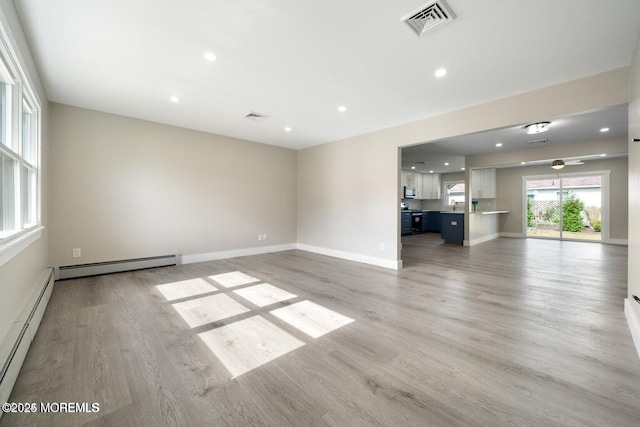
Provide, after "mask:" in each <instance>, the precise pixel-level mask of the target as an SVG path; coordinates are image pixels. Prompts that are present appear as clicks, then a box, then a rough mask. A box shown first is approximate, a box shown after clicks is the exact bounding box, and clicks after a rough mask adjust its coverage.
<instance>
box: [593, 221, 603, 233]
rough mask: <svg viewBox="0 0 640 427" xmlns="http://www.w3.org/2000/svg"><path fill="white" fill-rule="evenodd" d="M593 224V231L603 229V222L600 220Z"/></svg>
mask: <svg viewBox="0 0 640 427" xmlns="http://www.w3.org/2000/svg"><path fill="white" fill-rule="evenodd" d="M592 226H593V231H597V232H600V231H601V230H602V224H601V223H600V221H596V222H594V223H593V224H592Z"/></svg>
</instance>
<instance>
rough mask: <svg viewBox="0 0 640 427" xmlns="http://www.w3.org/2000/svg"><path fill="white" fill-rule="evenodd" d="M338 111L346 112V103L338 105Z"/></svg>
mask: <svg viewBox="0 0 640 427" xmlns="http://www.w3.org/2000/svg"><path fill="white" fill-rule="evenodd" d="M338 111H340V112H341V113H344V112H345V111H347V107H345V106H344V105H341V106H339V107H338Z"/></svg>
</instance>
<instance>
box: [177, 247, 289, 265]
mask: <svg viewBox="0 0 640 427" xmlns="http://www.w3.org/2000/svg"><path fill="white" fill-rule="evenodd" d="M292 249H296V244H295V243H288V244H285V245H274V246H260V247H256V248H246V249H234V250H231V251H219V252H209V253H204V254H191V255H180V264H194V263H196V262H206V261H217V260H220V259H228V258H237V257H241V256H249V255H262V254H269V253H273V252H282V251H290V250H292Z"/></svg>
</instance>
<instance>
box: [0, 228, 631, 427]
mask: <svg viewBox="0 0 640 427" xmlns="http://www.w3.org/2000/svg"><path fill="white" fill-rule="evenodd" d="M433 237H434V236H433V235H418V236H408V237H406V238H403V245H404V250H403V259H404V261H405V268H404V269H403V270H401V271H399V272H396V271H392V270H386V269H382V268H377V267H372V266H367V265H362V264H357V263H353V262H348V261H342V260H338V259H333V258H330V257H325V256H320V255H314V254H310V253H306V252H302V251H287V252H281V253H277V254H268V255H260V256H251V257H244V258H236V259H231V260H224V261H215V262H207V263H201V264H192V265H185V266H177V267H168V268H158V269H152V270H145V271H137V272H130V273H121V274H113V275H107V276H100V277H92V278H84V279H76V280H67V281H61V282H57V283H56V284H55V288H54V291H53V294H52V297H51V301H50V303H49V307H48V309H47V312H46V314H45V316H44V319H43V321H42V324H41V326H40V330H39V331H38V333H37V335H36V337H35V340H34V342H33V344H32V347H31V350H30V351H29V354H28V356H27V359H26V361H25V363H24V366H23V368H22V371H21V373H20V376H19V378H18V381H17V383H16V385H15V388H14V391H13V394H12V396H11V401H14V402H98V403H100V405H101V411H100V412H98V413H92V414H30V415H26V414H22V415H17V414H5V415H4V416H3V417H2V419H0V425H2V426H3V427H4V426H13V425H29V426H32V425H59V426H72V425H83V424H85V423H86V425H90V426H93V425H96V426H97V425H105V426H107V425H108V426H126V425H132V426H134V425H149V426H160V425H178V426H199V425H216V426H218V425H220V426H227V425H228V426H245V425H272V426H313V425H331V426H376V425H381V426H413V425H420V426H450V425H463V426H505V425H516V426H556V425H557V426H567V425H590V426H638V425H640V359H639V358H638V354H637V353H636V350H635V348H634V347H633V343H632V339H631V335H630V332H629V330H628V327H627V324H626V321H625V318H624V314H623V299H624V298H625V297H626V274H627V273H626V272H627V249H626V247H621V246H609V245H601V244H594V243H583V242H559V241H546V240H532V239H529V240H524V239H497V240H493V241H490V242H487V243H484V244H481V245H477V246H474V247H471V248H465V247H462V246H452V245H442V244H441V243H440V241H439V240H437V239H434V238H433ZM233 272H240V273H243V274H240V273H233ZM225 273H231V275H229V274H226V275H224V276H218V275H221V274H225ZM216 277H217V278H218V279H219V281H216V280H215V278H216ZM244 278H249V279H247V280H245V279H244ZM198 279H202V280H198ZM223 279H224V280H223ZM251 279H255V280H253V281H251ZM182 281H187V282H185V283H184V284H183V286H176V285H171V284H172V283H176V282H182ZM265 283H268V284H269V285H271V286H261V287H258V288H252V286H255V285H257V284H265ZM166 285H168V286H166ZM242 289H249V290H245V291H240V290H242ZM216 295H217V296H219V297H218V299H220V298H222V296H224V299H225V304H221V305H222V306H224V307H218V306H217V305H216V304H215V301H217V300H216V299H213V298H208V299H204V300H203V301H205V302H206V303H203V304H200V305H199V306H196V305H197V304H196V305H194V306H190V305H189V304H187V306H189V307H191V308H189V310H190V311H189V314H188V315H186V319H185V318H184V317H183V316H182V315H181V314H180V311H179V309H178V307H184V306H185V304H184V303H185V302H189V301H195V300H198V299H200V298H203V297H204V298H206V297H212V296H216ZM243 296H244V297H246V298H244V297H243ZM249 299H253V301H254V302H255V304H254V303H252V302H251V301H249ZM310 303H313V304H310ZM178 304H182V305H178ZM238 305H240V306H242V307H245V308H246V309H247V310H242V309H238ZM202 307H204V308H202ZM207 307H208V308H207ZM283 307H294V308H293V309H289V310H288V311H290V313H288V314H287V316H289V318H288V320H289V321H285V320H283V317H282V316H280V317H279V316H277V315H274V314H273V313H271V312H272V311H274V310H277V309H282V308H283ZM295 307H297V309H296V308H295ZM198 310H205V311H204V312H202V311H198ZM206 310H213V312H206ZM216 310H218V311H216ZM281 313H282V312H280V314H281ZM281 317H282V318H281ZM201 318H205V319H209V320H208V322H209V323H206V324H200V322H198V321H197V320H198V319H201ZM220 319H221V320H220ZM291 319H294V320H291ZM188 321H192V322H193V325H197V326H194V327H191V326H190V324H189V323H188ZM295 322H302V323H301V325H299V326H296V323H295ZM305 322H306V323H305ZM305 328H310V329H309V330H307V331H306V332H305ZM313 328H315V329H313ZM309 331H312V332H309ZM313 331H320V333H321V335H318V336H317V337H314V334H315V333H314V332H313ZM210 346H214V347H213V349H214V350H216V351H217V352H222V353H219V354H220V357H217V356H216V353H215V352H214V351H212V347H210ZM225 348H226V350H225ZM225 351H228V352H226V353H225ZM234 352H236V353H234ZM265 360H266V362H265ZM225 362H226V363H227V364H228V365H225ZM236 365H237V366H236ZM234 369H238V371H235V373H238V372H240V374H239V375H234V372H232V371H233V370H234Z"/></svg>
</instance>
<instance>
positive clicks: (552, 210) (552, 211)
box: [542, 204, 560, 224]
mask: <svg viewBox="0 0 640 427" xmlns="http://www.w3.org/2000/svg"><path fill="white" fill-rule="evenodd" d="M542 219H544V220H545V221H549V222H552V223H554V224H558V223H560V209H558V205H557V204H555V205H552V206H549V207H548V208H547V209H546V210H545V211H544V213H543V214H542Z"/></svg>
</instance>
